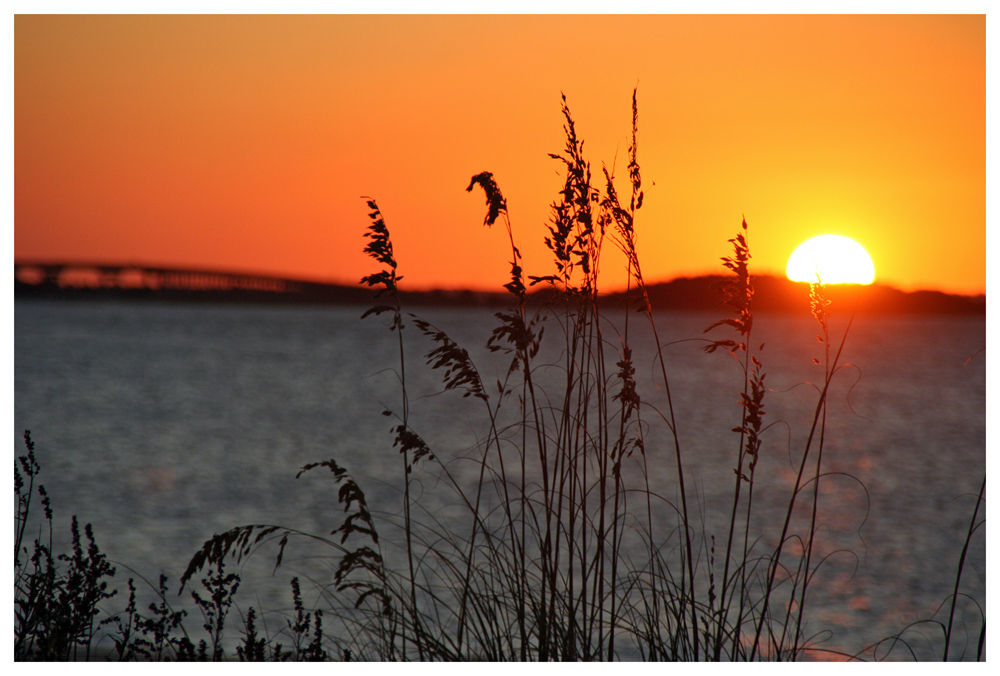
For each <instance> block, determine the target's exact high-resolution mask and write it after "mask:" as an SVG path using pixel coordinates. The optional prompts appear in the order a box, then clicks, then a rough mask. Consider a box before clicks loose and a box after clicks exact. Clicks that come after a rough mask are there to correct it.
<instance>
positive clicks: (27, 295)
mask: <svg viewBox="0 0 1000 676" xmlns="http://www.w3.org/2000/svg"><path fill="white" fill-rule="evenodd" d="M220 274H221V273H220ZM261 279H263V278H261ZM724 279H727V277H726V276H723V275H705V276H700V277H683V278H679V279H675V280H673V281H670V282H663V283H658V284H651V285H649V286H648V287H647V291H648V294H649V300H650V304H651V305H652V307H653V309H654V310H685V311H705V312H717V313H722V314H727V313H728V311H729V310H728V308H727V307H726V305H725V303H724V301H723V298H722V295H721V293H720V291H719V290H718V288H717V285H718V283H719V282H721V281H723V280H724ZM273 281H274V282H275V284H274V285H272V286H269V287H268V288H228V289H227V288H159V289H155V288H136V287H122V286H112V285H104V286H60V285H59V284H57V283H56V282H55V281H54V280H45V281H42V282H40V283H36V284H31V283H26V282H24V281H21V280H20V279H17V278H16V277H15V280H14V298H15V299H42V298H44V299H64V300H102V299H107V300H125V301H156V302H178V303H206V302H207V303H242V304H275V305H371V304H373V303H374V302H375V291H374V290H373V289H370V288H368V287H365V286H360V285H359V286H348V285H340V284H324V283H319V282H306V281H300V280H277V279H275V280H273ZM752 281H753V284H754V289H755V294H754V307H755V309H756V310H757V311H760V312H780V313H800V312H808V311H809V286H808V285H807V284H803V283H798V282H791V281H789V280H787V279H785V278H782V277H774V276H766V275H765V276H755V277H753V278H752ZM278 282H280V284H278ZM277 288H280V289H282V290H275V289H277ZM400 295H401V300H402V302H403V303H404V305H411V306H420V307H428V306H431V307H435V306H436V307H448V306H451V307H488V308H493V307H496V308H504V307H509V306H510V305H511V304H512V303H513V298H512V297H511V295H510V294H509V293H506V292H502V291H501V292H487V291H469V290H434V291H408V292H407V291H403V292H401V294H400ZM825 295H826V297H827V298H828V299H829V300H831V301H832V305H831V306H830V310H831V311H832V312H834V313H838V312H840V311H844V310H847V309H854V308H855V307H856V309H857V311H858V313H859V314H883V315H983V316H985V314H986V297H985V296H984V295H978V296H961V295H954V294H947V293H943V292H940V291H912V292H906V291H900V290H898V289H895V288H892V287H889V286H883V285H880V284H872V285H870V286H858V285H854V284H839V285H829V286H827V287H825ZM528 298H529V303H531V304H532V305H541V304H543V303H545V302H546V301H547V300H549V299H551V298H552V292H551V290H550V289H546V288H540V289H538V290H535V291H533V292H531V293H529V296H528ZM600 298H601V302H602V303H603V304H605V306H608V305H610V306H614V305H615V304H619V305H621V306H624V304H625V294H624V293H622V292H615V293H608V294H602V295H601V296H600ZM636 298H637V295H636V294H635V292H634V291H633V299H636Z"/></svg>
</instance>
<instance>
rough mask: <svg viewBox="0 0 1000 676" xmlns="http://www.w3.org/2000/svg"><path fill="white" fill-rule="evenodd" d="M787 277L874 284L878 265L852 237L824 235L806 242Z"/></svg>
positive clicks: (791, 262) (790, 263) (792, 260)
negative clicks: (876, 265)
mask: <svg viewBox="0 0 1000 676" xmlns="http://www.w3.org/2000/svg"><path fill="white" fill-rule="evenodd" d="M785 274H786V275H788V278H789V279H790V280H792V281H793V282H815V281H820V282H822V283H823V284H871V283H872V282H873V281H875V264H874V263H872V259H871V256H869V255H868V252H867V251H865V249H864V247H863V246H861V245H860V244H858V243H857V242H855V241H854V240H853V239H850V238H849V237H843V236H841V235H820V236H818V237H813V238H812V239H809V240H806V241H805V242H803V243H802V244H800V245H799V246H798V248H797V249H795V251H793V252H792V255H791V256H789V257H788V267H787V268H786V269H785Z"/></svg>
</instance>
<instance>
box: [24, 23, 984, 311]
mask: <svg viewBox="0 0 1000 676" xmlns="http://www.w3.org/2000/svg"><path fill="white" fill-rule="evenodd" d="M15 29H16V30H15V40H14V46H15V64H14V65H15V154H14V160H15V162H14V167H15V176H16V182H15V190H14V196H15V198H14V216H15V218H14V222H15V227H14V256H15V260H22V259H33V260H93V261H102V262H108V263H140V264H146V265H163V266H177V267H181V268H206V269H218V270H232V271H245V272H250V273H256V274H262V275H271V276H276V277H285V278H290V279H291V278H300V279H309V280H316V281H322V282H328V283H337V284H352V285H353V284H357V283H358V280H360V278H361V277H362V276H364V275H365V274H368V273H369V272H370V269H369V265H368V261H367V260H366V259H365V256H364V254H363V252H362V249H363V247H364V242H365V241H364V239H363V233H364V229H365V225H366V220H367V213H368V212H367V207H366V205H365V199H364V198H365V197H370V198H374V199H375V200H376V201H377V202H378V204H379V206H380V208H381V209H382V211H383V213H384V214H385V217H386V221H387V225H388V227H389V228H390V230H391V231H392V234H393V238H394V242H395V246H396V253H397V257H398V259H399V261H400V274H401V275H402V276H403V278H404V281H403V283H402V284H403V285H404V286H405V287H406V288H411V289H414V290H427V289H435V288H440V289H459V288H462V289H473V290H496V289H499V288H501V286H502V285H503V283H504V282H505V281H506V277H507V274H508V271H509V264H510V260H509V258H510V255H509V244H508V241H507V238H506V235H505V233H503V232H499V231H495V230H496V228H493V229H492V230H491V229H490V228H487V227H484V226H483V225H482V215H481V210H482V196H481V195H477V194H470V193H468V192H466V190H465V188H466V186H467V185H468V182H469V179H470V177H472V176H473V175H475V174H478V173H479V172H482V171H489V172H492V173H493V174H494V175H495V177H496V180H497V183H498V184H499V187H500V188H501V190H503V192H504V195H505V196H506V198H507V201H508V205H509V209H510V218H511V223H512V227H513V234H514V238H515V241H516V244H517V246H518V247H519V248H520V250H521V252H522V255H523V258H524V260H523V263H524V267H525V272H526V274H529V275H546V274H550V272H551V267H552V263H551V261H550V260H549V256H548V254H547V252H546V250H545V248H544V246H543V243H542V240H543V236H544V234H545V232H546V227H547V222H548V220H549V217H550V215H551V209H550V205H551V203H552V202H553V200H554V199H555V197H556V196H557V193H558V190H559V189H560V184H561V180H562V179H561V176H560V171H561V166H560V165H559V164H558V163H557V162H555V161H554V160H552V159H551V158H550V157H549V154H550V153H559V152H560V151H561V149H562V147H563V143H564V142H563V140H562V139H561V135H562V125H563V120H562V117H561V112H560V106H561V99H560V97H561V95H565V97H566V101H567V105H568V106H569V109H570V110H571V111H572V113H573V116H574V118H575V120H576V124H577V131H578V133H579V134H580V136H581V138H583V139H584V140H585V141H586V145H585V151H586V154H587V159H588V161H589V162H590V164H591V170H592V173H593V176H594V181H595V183H600V182H601V181H602V180H603V177H602V173H601V172H602V167H603V166H607V168H608V170H609V171H610V172H612V173H614V174H616V182H617V183H618V184H619V189H622V187H621V186H624V185H626V184H627V178H628V177H627V167H626V166H625V165H626V164H627V160H626V159H625V158H626V157H627V149H628V146H629V143H630V126H631V110H630V96H631V93H632V90H633V89H637V99H638V160H639V163H640V165H641V166H642V176H643V181H644V184H643V187H644V190H645V203H644V206H643V209H642V211H641V212H640V213H639V214H638V216H637V220H636V232H637V247H638V250H639V252H640V254H641V255H642V256H644V259H645V268H644V274H645V275H646V278H647V280H648V281H649V282H650V283H653V282H665V281H670V280H672V279H676V278H679V277H691V276H698V275H704V274H716V273H718V271H719V269H720V268H719V258H720V257H721V256H723V255H724V254H725V253H726V248H727V247H726V240H727V239H728V237H729V236H730V234H729V233H730V232H731V231H732V230H733V228H734V227H736V226H738V225H739V223H740V221H741V220H742V219H743V218H744V217H745V218H746V220H747V222H748V223H749V224H750V232H751V235H750V237H751V243H752V248H753V251H754V258H753V261H752V266H753V270H754V271H755V272H756V273H759V274H771V275H776V276H780V275H783V274H784V270H785V266H786V263H787V261H788V258H789V256H790V255H791V253H792V251H793V250H794V249H795V248H796V247H798V246H799V245H800V244H801V243H802V242H804V241H806V240H807V239H810V238H812V237H815V236H818V235H824V234H836V235H843V236H847V237H850V238H852V239H853V240H855V241H857V242H858V243H859V244H860V245H861V246H863V247H864V248H865V249H866V250H867V251H868V253H869V254H870V255H871V258H872V260H873V261H874V265H875V283H877V284H885V285H888V286H893V287H895V288H899V289H901V290H904V291H913V290H918V289H931V290H940V291H943V292H946V293H955V294H962V295H977V294H982V293H985V292H986V273H985V269H986V264H985V263H986V253H985V244H986V242H985V239H986V237H985V210H986V197H985V195H986V188H985V156H986V153H985V129H986V124H985V92H986V87H985V17H984V16H910V15H893V16H846V15H838V16H780V15H779V16H725V15H715V16H696V15H685V16H665V15H657V16H645V17H643V16H601V17H588V16H569V15H565V16H518V15H503V16H490V17H485V16H361V15H352V16H320V17H295V16H268V17H263V16H258V17H252V16H30V15H19V16H17V17H15ZM574 44H582V45H586V49H583V50H579V49H577V50H575V51H574V48H573V47H572V45H574ZM570 53H572V54H573V56H572V57H569V56H568V54H570ZM601 274H602V278H603V282H602V288H604V289H606V290H609V291H614V290H619V289H621V288H623V287H624V286H625V283H626V267H625V261H624V258H623V257H621V254H620V252H618V251H617V250H615V247H614V246H612V245H610V242H609V243H608V246H606V252H605V254H604V260H603V261H602V263H601Z"/></svg>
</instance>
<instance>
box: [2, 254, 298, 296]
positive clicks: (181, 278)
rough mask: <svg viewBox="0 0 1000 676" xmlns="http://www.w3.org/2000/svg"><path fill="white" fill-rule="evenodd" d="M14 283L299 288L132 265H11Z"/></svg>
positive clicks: (260, 278) (273, 280)
mask: <svg viewBox="0 0 1000 676" xmlns="http://www.w3.org/2000/svg"><path fill="white" fill-rule="evenodd" d="M14 280H15V282H20V284H21V285H25V286H33V287H38V288H39V289H42V288H48V289H122V290H134V289H149V290H152V291H160V290H172V291H234V290H239V291H255V292H272V293H288V292H298V291H301V290H302V289H301V286H302V284H301V283H299V282H293V281H291V280H287V279H281V278H278V277H269V276H266V275H254V274H246V273H233V272H218V271H212V270H192V269H183V268H167V267H151V266H146V265H135V264H108V263H87V262H51V261H45V262H39V261H16V260H15V261H14Z"/></svg>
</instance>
